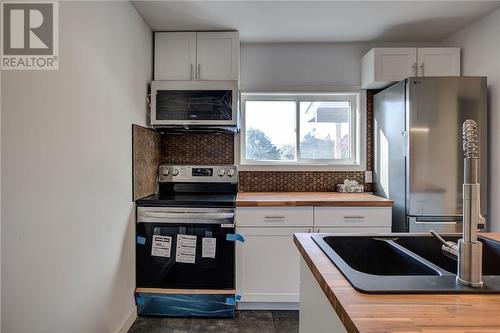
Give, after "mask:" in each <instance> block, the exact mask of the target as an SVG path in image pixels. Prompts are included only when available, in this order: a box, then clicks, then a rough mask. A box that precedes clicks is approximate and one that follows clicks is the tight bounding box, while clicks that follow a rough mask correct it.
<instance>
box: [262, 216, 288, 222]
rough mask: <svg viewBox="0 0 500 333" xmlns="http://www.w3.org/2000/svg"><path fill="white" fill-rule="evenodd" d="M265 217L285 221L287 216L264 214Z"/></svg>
mask: <svg viewBox="0 0 500 333" xmlns="http://www.w3.org/2000/svg"><path fill="white" fill-rule="evenodd" d="M264 219H266V220H273V221H276V220H279V221H285V217H284V216H264Z"/></svg>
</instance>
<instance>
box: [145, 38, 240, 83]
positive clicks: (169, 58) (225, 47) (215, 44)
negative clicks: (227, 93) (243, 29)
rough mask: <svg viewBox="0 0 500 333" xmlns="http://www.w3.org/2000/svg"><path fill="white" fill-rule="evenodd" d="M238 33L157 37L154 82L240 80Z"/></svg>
mask: <svg viewBox="0 0 500 333" xmlns="http://www.w3.org/2000/svg"><path fill="white" fill-rule="evenodd" d="M239 60H240V43H239V37H238V32H236V31H231V32H225V31H224V32H157V33H155V71H154V74H155V75H154V76H155V77H154V79H155V80H238V77H239Z"/></svg>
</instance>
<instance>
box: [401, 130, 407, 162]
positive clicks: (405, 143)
mask: <svg viewBox="0 0 500 333" xmlns="http://www.w3.org/2000/svg"><path fill="white" fill-rule="evenodd" d="M401 136H402V137H403V156H404V157H407V156H408V131H403V132H401Z"/></svg>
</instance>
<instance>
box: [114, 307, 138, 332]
mask: <svg viewBox="0 0 500 333" xmlns="http://www.w3.org/2000/svg"><path fill="white" fill-rule="evenodd" d="M136 319H137V307H135V306H134V310H132V312H131V313H130V314H129V315H128V317H127V318H125V319H124V320H123V322H122V324H121V325H120V327H119V328H118V329H117V330H116V331H115V332H116V333H127V332H128V331H129V330H130V327H132V325H133V324H134V321H135V320H136Z"/></svg>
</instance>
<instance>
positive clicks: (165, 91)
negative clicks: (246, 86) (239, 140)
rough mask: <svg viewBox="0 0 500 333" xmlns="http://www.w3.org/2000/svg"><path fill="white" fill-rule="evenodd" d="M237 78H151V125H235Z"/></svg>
mask: <svg viewBox="0 0 500 333" xmlns="http://www.w3.org/2000/svg"><path fill="white" fill-rule="evenodd" d="M238 96H239V91H238V81H153V82H152V83H151V125H153V126H157V127H161V126H224V127H227V126H229V127H232V126H236V125H237V117H238Z"/></svg>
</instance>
